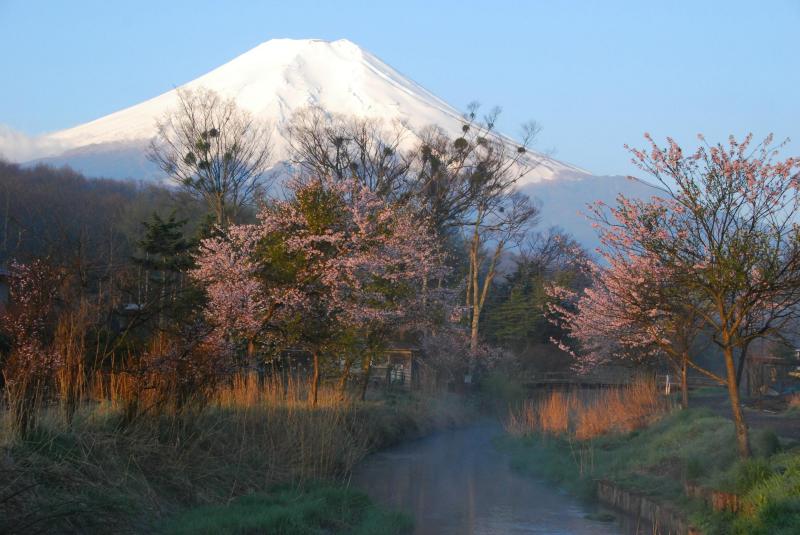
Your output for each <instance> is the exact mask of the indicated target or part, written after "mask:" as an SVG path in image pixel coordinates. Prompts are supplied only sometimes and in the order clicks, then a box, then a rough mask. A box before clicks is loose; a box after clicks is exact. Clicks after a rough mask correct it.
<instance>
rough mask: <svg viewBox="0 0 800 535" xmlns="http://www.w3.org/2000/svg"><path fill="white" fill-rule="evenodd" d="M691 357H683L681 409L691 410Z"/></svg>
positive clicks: (684, 355)
mask: <svg viewBox="0 0 800 535" xmlns="http://www.w3.org/2000/svg"><path fill="white" fill-rule="evenodd" d="M688 372H689V355H687V354H686V353H684V354H683V355H682V356H681V408H683V409H688V408H689V373H688Z"/></svg>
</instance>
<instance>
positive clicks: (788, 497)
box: [500, 409, 800, 535]
mask: <svg viewBox="0 0 800 535" xmlns="http://www.w3.org/2000/svg"><path fill="white" fill-rule="evenodd" d="M751 441H752V443H753V450H754V454H755V455H754V458H753V459H751V460H748V461H745V462H742V461H739V460H738V456H737V453H736V442H735V437H734V429H733V425H732V423H731V422H730V421H729V420H727V419H725V418H722V417H720V416H716V415H714V414H713V413H712V412H711V411H709V410H706V409H692V410H687V411H675V412H673V413H671V414H669V415H668V416H666V417H664V418H662V419H661V420H660V421H658V422H656V423H655V424H653V425H651V426H650V427H648V428H645V429H643V430H640V431H636V432H633V433H630V434H627V435H614V436H605V437H602V438H598V439H595V440H590V441H583V442H580V441H575V440H568V439H565V438H554V437H544V436H539V435H535V436H527V437H520V438H514V437H505V438H504V439H502V441H501V442H500V447H501V448H503V449H505V450H506V451H508V452H510V454H511V463H512V468H514V469H516V470H518V471H520V472H523V473H528V474H532V475H536V476H539V477H545V478H547V479H549V480H551V481H554V482H557V483H558V484H560V485H561V486H563V487H564V488H566V489H567V490H569V491H571V492H572V493H574V494H576V495H578V496H581V497H584V498H587V499H591V498H593V497H594V496H595V493H596V483H595V482H596V480H598V479H605V480H610V481H613V482H615V483H616V484H618V485H620V486H622V487H624V488H627V489H629V490H631V491H634V492H639V493H642V494H646V495H648V496H651V497H652V498H655V499H657V500H659V501H662V502H669V503H672V504H674V505H676V506H678V507H679V508H681V509H682V510H683V511H684V512H686V513H687V515H688V516H689V517H690V518H691V520H692V521H693V522H694V523H695V525H697V526H698V527H700V528H702V529H704V530H705V532H706V533H708V534H709V535H711V534H713V533H742V534H744V533H765V534H766V533H800V529H798V527H796V526H800V516H798V515H800V452H798V451H797V450H791V451H786V452H782V453H781V452H779V451H778V450H779V449H780V443H779V442H778V441H777V438H776V437H775V434H774V433H772V432H769V431H759V432H755V433H753V434H752V435H751ZM686 480H689V481H692V482H694V483H696V484H700V485H702V486H705V487H709V488H714V489H718V490H723V491H726V492H734V493H737V494H740V495H742V496H744V497H745V500H746V502H747V503H748V504H750V505H749V506H748V507H749V509H748V511H749V512H748V513H747V514H746V515H745V514H740V515H739V516H738V517H736V518H734V517H733V515H722V514H711V513H710V512H709V511H708V510H706V509H705V507H704V506H703V505H702V504H700V503H698V502H697V501H693V500H689V499H688V498H686V497H685V493H684V481H686ZM788 522H797V523H795V524H793V525H794V526H795V527H794V528H791V529H794V531H791V530H790V531H783V532H782V531H780V530H781V529H783V528H781V526H782V525H783V524H786V525H790V524H787V523H788ZM762 526H765V527H763V529H762ZM787 529H790V528H787Z"/></svg>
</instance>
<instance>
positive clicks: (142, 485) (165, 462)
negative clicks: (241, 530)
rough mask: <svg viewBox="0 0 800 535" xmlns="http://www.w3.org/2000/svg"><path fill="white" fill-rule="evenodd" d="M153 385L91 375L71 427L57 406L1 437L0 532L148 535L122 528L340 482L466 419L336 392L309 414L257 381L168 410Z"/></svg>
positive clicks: (298, 383) (291, 396) (279, 388)
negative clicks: (286, 488)
mask: <svg viewBox="0 0 800 535" xmlns="http://www.w3.org/2000/svg"><path fill="white" fill-rule="evenodd" d="M156 381H157V379H156V378H153V377H150V378H147V381H144V382H143V381H142V378H141V377H136V376H135V375H133V374H126V373H113V374H102V375H101V374H97V375H96V376H95V377H94V378H93V380H92V381H89V382H88V383H89V384H88V385H87V386H86V390H85V395H86V396H87V397H88V399H86V398H85V399H84V401H83V402H82V403H81V404H80V405H79V406H78V407H77V409H75V410H74V411H73V412H72V414H73V416H72V417H71V418H69V419H67V418H65V411H64V410H63V408H62V407H61V406H60V405H58V404H55V405H51V406H49V407H47V408H40V409H39V415H38V417H37V422H38V423H37V427H36V428H35V430H34V432H33V433H31V434H30V435H28V436H25V437H20V436H18V435H16V434H14V432H13V430H12V426H7V427H6V428H5V429H2V428H0V446H3V445H4V446H5V447H4V448H0V532H4V531H3V530H4V529H6V530H9V529H10V532H15V531H14V530H13V529H11V528H13V527H14V526H15V525H24V524H22V523H21V522H23V520H24V519H33V520H38V519H40V518H41V516H42V515H45V513H47V514H48V515H49V514H51V513H52V514H57V515H59V516H58V518H57V520H55V521H53V522H54V525H57V526H58V529H62V530H64V531H68V532H96V531H99V532H104V531H105V532H107V530H112V531H115V532H120V531H123V532H124V531H137V532H146V531H148V529H149V528H150V527H151V526H146V525H136V524H131V522H134V521H141V520H142V519H143V518H150V519H151V521H154V520H155V519H157V518H159V517H162V516H164V515H167V514H169V513H171V512H174V511H175V510H176V509H178V508H180V507H183V506H186V505H196V504H205V503H220V502H225V501H226V500H228V499H230V498H232V497H235V496H238V495H241V494H244V493H247V492H250V491H254V490H263V489H266V488H269V487H270V486H272V485H275V484H278V483H284V482H290V481H301V480H324V479H331V478H337V477H343V476H345V475H346V474H347V473H348V472H349V471H350V469H351V468H352V467H353V466H354V464H355V463H357V462H358V461H359V460H360V459H362V458H363V457H364V456H365V455H366V454H367V453H369V452H370V451H371V450H373V449H374V448H375V447H378V446H381V445H386V444H389V443H391V442H393V441H396V440H398V439H400V438H404V437H409V436H414V435H416V434H418V433H424V432H426V431H427V430H431V429H433V428H436V427H439V426H443V425H447V424H450V423H453V422H455V421H457V420H459V419H460V420H461V421H464V420H465V419H466V418H468V417H469V413H468V411H467V410H465V407H464V404H463V402H460V401H459V400H455V399H449V398H448V397H441V396H440V397H438V398H434V399H430V398H425V399H422V398H418V397H416V396H400V397H398V398H397V399H394V400H392V403H387V402H386V401H383V400H380V401H371V402H366V403H364V402H360V401H353V400H351V399H342V398H341V395H340V392H339V391H338V390H337V389H336V388H335V387H334V385H323V387H322V388H321V390H320V393H319V400H318V404H317V406H316V407H313V408H312V407H310V406H309V404H308V401H307V391H308V385H307V383H306V382H305V381H303V380H301V379H298V378H284V379H266V380H260V379H259V377H258V376H257V375H255V374H240V375H235V376H233V377H231V378H230V379H229V380H228V381H225V382H223V383H221V384H219V385H218V386H217V387H216V388H215V389H214V390H213V391H212V392H211V393H210V394H209V395H208V396H207V397H206V399H204V400H203V402H202V403H198V404H189V405H183V406H181V410H175V409H176V407H175V406H174V405H172V406H166V405H164V404H163V403H162V404H159V403H161V402H162V401H163V399H164V398H163V392H157V391H155V390H154V389H151V388H148V387H147V385H152V384H153V383H154V382H156ZM168 383H169V381H165V382H162V383H160V384H161V385H162V386H163V385H164V384H168ZM143 385H145V386H143ZM132 404H133V405H136V404H138V407H139V409H138V410H137V412H136V417H134V418H130V417H129V414H128V411H129V410H130V407H131V405H132ZM1 413H2V411H0V414H1ZM6 476H8V477H6ZM12 476H13V477H12ZM17 493H18V494H17ZM131 526H134V527H131Z"/></svg>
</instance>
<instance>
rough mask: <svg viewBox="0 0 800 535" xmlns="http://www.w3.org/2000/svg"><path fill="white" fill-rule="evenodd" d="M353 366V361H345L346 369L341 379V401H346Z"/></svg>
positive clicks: (347, 359)
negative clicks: (348, 380)
mask: <svg viewBox="0 0 800 535" xmlns="http://www.w3.org/2000/svg"><path fill="white" fill-rule="evenodd" d="M352 365H353V359H349V358H346V359H345V360H344V369H343V370H342V376H341V377H340V378H339V399H340V400H341V401H344V399H345V398H346V397H347V379H348V378H349V377H350V368H351V367H352Z"/></svg>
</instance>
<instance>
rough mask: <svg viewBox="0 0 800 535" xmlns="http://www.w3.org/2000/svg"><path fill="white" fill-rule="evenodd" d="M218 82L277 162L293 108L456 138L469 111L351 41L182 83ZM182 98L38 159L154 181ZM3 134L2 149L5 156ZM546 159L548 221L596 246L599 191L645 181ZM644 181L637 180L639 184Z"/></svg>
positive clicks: (82, 135) (527, 182) (538, 171)
mask: <svg viewBox="0 0 800 535" xmlns="http://www.w3.org/2000/svg"><path fill="white" fill-rule="evenodd" d="M181 87H182V88H187V89H197V88H201V87H204V88H208V89H212V90H214V91H216V92H218V93H220V94H221V95H223V96H225V97H230V98H234V99H235V100H236V101H237V103H238V105H239V106H241V107H242V108H244V109H246V110H248V111H250V112H251V113H253V114H254V115H255V116H257V117H260V118H262V119H265V120H267V121H269V122H270V123H271V124H272V125H273V129H274V131H273V136H272V139H273V143H274V145H275V147H274V149H275V150H274V154H275V156H276V160H278V161H279V160H281V159H284V158H285V157H286V155H287V140H286V139H285V138H284V137H283V136H282V128H281V127H282V126H283V125H284V124H285V122H286V121H287V120H288V118H289V117H290V116H291V114H292V113H293V112H294V111H295V110H298V109H300V108H302V107H304V106H307V105H309V104H315V105H319V106H321V107H322V108H324V109H326V110H328V111H330V112H334V113H340V114H345V115H355V116H361V117H373V118H379V119H381V120H384V121H386V122H387V123H394V122H397V123H401V124H403V125H405V126H406V128H408V130H409V131H410V133H411V134H412V135H410V136H407V138H406V139H407V142H408V143H413V141H414V135H413V134H415V133H419V132H420V131H421V130H422V129H424V128H426V127H429V126H431V125H437V126H439V127H441V128H443V129H444V130H445V131H447V132H448V133H449V134H450V135H453V136H457V135H458V134H459V132H460V126H461V114H460V113H459V112H458V110H456V109H455V108H453V107H452V106H450V105H449V104H447V103H446V102H444V101H443V100H441V99H439V98H438V97H436V96H435V95H433V94H431V93H430V92H429V91H427V90H425V89H424V88H423V87H421V86H420V85H418V84H417V83H415V82H413V81H411V80H410V79H408V78H407V77H405V76H403V75H402V74H400V73H399V72H397V71H396V70H395V69H393V68H392V67H390V66H389V65H387V64H386V63H384V62H382V61H381V60H380V59H378V58H377V57H375V56H373V55H372V54H370V53H369V52H367V51H365V50H363V49H361V48H360V47H358V46H357V45H355V44H354V43H352V42H350V41H347V40H339V41H333V42H328V41H321V40H313V39H308V40H292V39H274V40H271V41H267V42H265V43H263V44H261V45H259V46H257V47H255V48H253V49H252V50H250V51H248V52H245V53H244V54H242V55H240V56H239V57H237V58H235V59H233V60H231V61H230V62H228V63H226V64H224V65H222V66H221V67H219V68H217V69H215V70H213V71H211V72H209V73H207V74H205V75H203V76H201V77H199V78H197V79H195V80H193V81H191V82H189V83H187V84H185V85H183V86H181ZM176 103H177V94H176V90H172V91H168V92H166V93H164V94H161V95H159V96H157V97H154V98H152V99H150V100H147V101H145V102H142V103H141V104H137V105H135V106H132V107H130V108H127V109H124V110H121V111H118V112H116V113H112V114H110V115H107V116H105V117H102V118H100V119H97V120H94V121H91V122H89V123H86V124H83V125H80V126H76V127H74V128H69V129H67V130H62V131H59V132H54V133H51V134H48V135H46V136H43V137H42V138H41V139H39V140H38V141H39V143H38V146H39V147H44V148H45V149H43V152H40V153H39V154H38V158H37V159H36V161H38V162H44V163H50V164H54V165H64V164H67V165H70V166H72V167H73V168H75V169H76V170H79V171H82V172H84V173H85V174H87V175H89V176H107V177H115V178H127V177H132V178H139V179H141V178H148V179H149V178H153V179H158V178H159V177H160V176H161V174H160V171H159V170H158V169H156V168H155V166H154V165H153V164H152V163H151V162H149V161H147V159H146V157H145V154H146V150H147V145H148V142H149V141H150V139H151V138H152V137H153V136H154V135H155V132H156V126H155V125H156V121H157V120H158V119H160V118H161V117H163V116H164V114H165V113H167V112H169V111H170V110H172V109H173V108H174V107H175V106H176ZM3 139H4V137H3V136H0V153H3V152H4V151H3V149H4V147H3ZM531 156H533V157H537V156H538V157H537V159H539V160H540V163H539V165H538V166H537V167H536V168H535V169H534V170H533V171H531V172H530V173H529V174H528V175H527V176H526V177H525V178H524V179H523V180H522V181H521V189H522V190H523V191H525V192H527V193H528V194H530V195H532V196H535V197H537V198H538V199H540V201H541V204H542V214H543V217H542V226H550V225H558V226H561V227H562V228H564V229H565V230H567V231H569V232H572V233H574V234H575V235H576V236H578V237H579V238H581V241H582V242H584V243H585V244H587V245H593V244H594V243H595V242H596V239H595V238H594V233H593V231H592V229H591V228H590V226H589V225H588V223H587V222H586V221H585V218H583V217H582V216H579V215H577V212H578V211H579V210H584V208H585V204H586V203H587V202H591V201H593V200H595V199H597V198H603V199H604V200H611V199H612V198H613V197H615V196H616V194H617V193H619V192H621V191H625V192H626V193H632V194H634V195H636V194H639V193H641V192H640V191H639V190H641V189H642V188H643V187H642V186H639V187H637V186H636V185H635V184H634V183H631V182H629V181H625V180H624V179H622V178H621V177H595V176H592V175H591V174H590V173H589V172H587V171H584V170H583V169H580V168H578V167H575V166H573V165H570V164H567V163H564V162H560V161H558V160H555V159H552V158H548V157H545V156H542V155H536V154H535V153H534V154H531ZM632 184H634V185H632Z"/></svg>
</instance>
